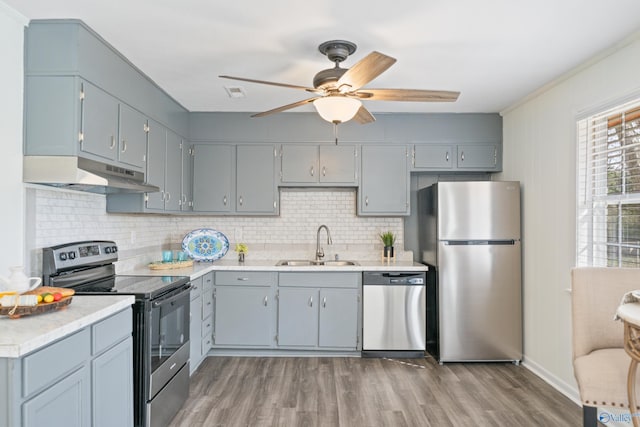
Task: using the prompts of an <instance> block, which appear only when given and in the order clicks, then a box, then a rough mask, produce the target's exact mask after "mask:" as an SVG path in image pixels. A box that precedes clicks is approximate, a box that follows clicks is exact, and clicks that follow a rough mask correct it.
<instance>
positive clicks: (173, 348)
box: [149, 284, 191, 400]
mask: <svg viewBox="0 0 640 427" xmlns="http://www.w3.org/2000/svg"><path fill="white" fill-rule="evenodd" d="M190 289H191V285H190V284H188V285H185V286H183V287H181V288H179V289H177V290H174V291H172V292H170V293H167V294H165V295H162V296H160V297H159V298H156V299H154V300H152V301H151V355H150V356H151V379H150V389H149V390H150V393H149V394H150V395H149V400H152V399H153V397H154V396H155V395H156V394H158V392H159V391H160V390H162V388H163V387H164V386H165V385H166V384H167V383H168V382H169V381H170V380H171V378H173V376H174V375H175V374H176V373H177V372H178V371H179V370H180V368H182V367H183V366H184V365H185V364H186V363H187V361H188V360H189V294H190V293H189V290H190Z"/></svg>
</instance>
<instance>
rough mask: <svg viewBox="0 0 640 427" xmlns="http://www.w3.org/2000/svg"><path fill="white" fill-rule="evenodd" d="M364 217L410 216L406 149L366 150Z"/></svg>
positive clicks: (375, 147) (362, 197)
mask: <svg viewBox="0 0 640 427" xmlns="http://www.w3.org/2000/svg"><path fill="white" fill-rule="evenodd" d="M361 160H362V166H361V167H362V182H361V183H360V190H359V194H358V198H359V209H358V213H359V214H360V215H408V214H409V171H408V169H407V148H406V147H405V146H403V145H400V146H391V145H386V146H382V145H370V146H362V158H361Z"/></svg>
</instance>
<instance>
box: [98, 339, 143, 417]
mask: <svg viewBox="0 0 640 427" xmlns="http://www.w3.org/2000/svg"><path fill="white" fill-rule="evenodd" d="M132 361H133V341H132V338H131V337H129V338H127V339H126V340H124V341H122V342H121V343H119V344H117V345H116V346H115V347H113V348H111V349H110V350H107V351H106V352H105V353H103V354H101V355H100V356H98V357H97V358H95V359H94V360H93V361H92V362H91V369H92V376H93V383H92V390H93V393H92V402H93V414H92V418H93V424H92V425H93V426H96V427H100V426H104V427H110V426H123V427H126V426H133V363H132Z"/></svg>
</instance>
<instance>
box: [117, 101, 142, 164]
mask: <svg viewBox="0 0 640 427" xmlns="http://www.w3.org/2000/svg"><path fill="white" fill-rule="evenodd" d="M146 129H147V118H146V116H145V115H144V114H142V113H140V112H138V111H136V110H134V109H133V108H131V107H129V106H128V105H126V104H120V132H119V135H120V137H119V139H118V161H120V162H121V163H126V164H127V165H131V166H134V167H136V168H138V169H144V164H145V161H146V160H145V155H146V153H147V132H146Z"/></svg>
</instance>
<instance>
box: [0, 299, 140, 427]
mask: <svg viewBox="0 0 640 427" xmlns="http://www.w3.org/2000/svg"><path fill="white" fill-rule="evenodd" d="M132 321H133V316H132V313H131V309H130V308H128V309H126V310H122V311H120V312H118V313H116V314H114V315H112V316H110V317H108V318H106V319H103V320H101V321H98V322H97V323H94V324H93V325H90V326H87V327H85V328H84V329H82V330H80V331H78V332H75V333H73V334H72V335H69V336H67V337H65V338H62V339H60V340H58V341H56V342H54V343H51V344H49V345H47V346H46V347H43V348H41V349H39V350H36V351H34V352H32V353H30V354H28V355H26V356H23V357H21V358H17V359H10V358H4V359H0V382H1V383H2V384H3V390H5V393H3V396H4V398H3V399H1V400H0V425H3V426H24V427H29V426H33V427H40V426H45V425H46V426H48V427H57V426H60V427H69V426H78V427H81V426H87V425H93V426H114V425H117V426H132V425H133V342H132V336H131V333H132Z"/></svg>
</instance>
